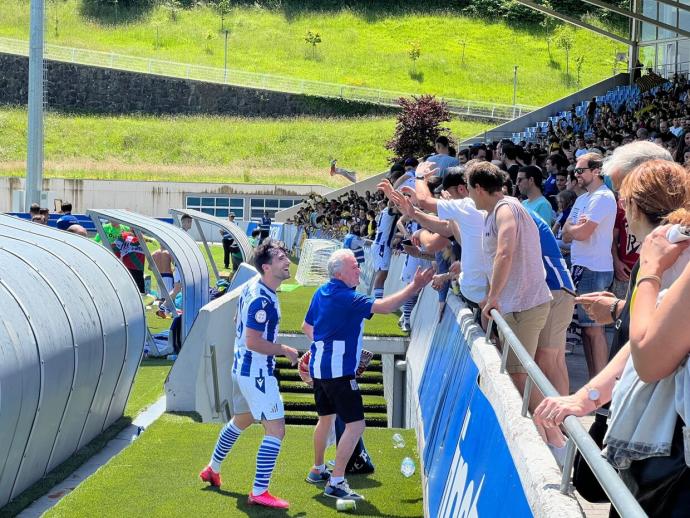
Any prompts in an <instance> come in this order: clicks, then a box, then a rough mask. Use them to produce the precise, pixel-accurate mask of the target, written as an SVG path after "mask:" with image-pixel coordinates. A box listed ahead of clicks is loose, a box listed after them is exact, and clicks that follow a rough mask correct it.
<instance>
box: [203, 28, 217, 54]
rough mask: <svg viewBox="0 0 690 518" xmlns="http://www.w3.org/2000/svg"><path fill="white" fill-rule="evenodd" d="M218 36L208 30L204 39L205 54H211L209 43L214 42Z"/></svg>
mask: <svg viewBox="0 0 690 518" xmlns="http://www.w3.org/2000/svg"><path fill="white" fill-rule="evenodd" d="M217 37H218V35H217V34H216V33H215V32H214V31H212V30H208V31H207V32H206V36H205V37H204V39H205V40H206V54H213V49H212V48H211V42H212V41H213V40H215V39H216V38H217Z"/></svg>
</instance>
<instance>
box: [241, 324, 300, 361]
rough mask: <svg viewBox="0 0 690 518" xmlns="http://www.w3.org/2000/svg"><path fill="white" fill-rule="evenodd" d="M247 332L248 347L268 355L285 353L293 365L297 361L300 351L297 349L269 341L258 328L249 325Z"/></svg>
mask: <svg viewBox="0 0 690 518" xmlns="http://www.w3.org/2000/svg"><path fill="white" fill-rule="evenodd" d="M246 332H247V349H250V350H252V351H255V352H257V353H261V354H266V355H273V356H278V355H283V356H285V357H287V358H288V359H289V360H290V362H291V363H292V364H293V365H294V364H295V363H296V362H297V357H298V353H297V350H296V349H293V348H292V347H288V346H287V345H283V344H276V343H273V342H269V341H268V340H266V339H265V338H264V337H263V333H261V332H260V331H257V330H256V329H252V328H250V327H248V328H247V329H246Z"/></svg>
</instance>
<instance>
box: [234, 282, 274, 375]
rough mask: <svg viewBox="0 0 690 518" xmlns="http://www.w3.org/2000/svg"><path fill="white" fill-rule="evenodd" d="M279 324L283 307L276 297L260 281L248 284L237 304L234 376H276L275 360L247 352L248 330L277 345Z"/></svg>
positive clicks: (250, 351) (254, 352)
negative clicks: (274, 373) (274, 369)
mask: <svg viewBox="0 0 690 518" xmlns="http://www.w3.org/2000/svg"><path fill="white" fill-rule="evenodd" d="M279 322H280V304H279V302H278V296H277V295H276V293H275V292H274V291H273V290H271V289H270V288H269V287H268V286H266V285H265V284H264V283H263V282H261V279H260V278H258V277H257V278H256V279H253V280H251V281H249V282H248V283H247V284H246V285H245V287H244V289H243V290H242V295H240V298H239V300H238V301H237V313H236V314H235V326H236V334H235V361H234V363H233V366H232V372H233V373H236V372H237V373H239V374H240V375H241V376H252V377H258V376H272V375H273V368H274V367H275V359H274V357H273V356H272V355H269V356H267V355H265V354H261V353H257V352H256V351H252V350H250V349H247V328H251V329H254V330H255V331H259V332H261V333H262V336H263V338H264V339H266V340H268V341H269V342H275V341H276V338H277V336H278V323H279Z"/></svg>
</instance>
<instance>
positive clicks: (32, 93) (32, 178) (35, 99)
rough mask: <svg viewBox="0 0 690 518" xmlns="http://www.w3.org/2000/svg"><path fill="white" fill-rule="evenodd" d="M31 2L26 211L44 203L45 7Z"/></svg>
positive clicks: (41, 2) (25, 187)
mask: <svg viewBox="0 0 690 518" xmlns="http://www.w3.org/2000/svg"><path fill="white" fill-rule="evenodd" d="M43 2H44V0H31V18H30V35H29V110H28V111H29V141H28V147H27V150H28V153H27V156H26V180H25V182H24V210H27V211H28V210H29V207H30V206H31V204H32V203H40V202H41V188H42V184H43V23H44V22H43V10H44V5H43Z"/></svg>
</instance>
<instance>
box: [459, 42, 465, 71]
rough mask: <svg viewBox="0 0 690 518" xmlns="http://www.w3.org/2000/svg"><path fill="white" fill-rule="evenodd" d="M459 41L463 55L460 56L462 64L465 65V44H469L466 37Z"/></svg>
mask: <svg viewBox="0 0 690 518" xmlns="http://www.w3.org/2000/svg"><path fill="white" fill-rule="evenodd" d="M458 43H460V46H461V47H462V57H461V58H460V65H461V66H463V67H464V66H465V46H466V45H467V40H465V39H464V38H463V39H461V40H460V41H459V42H458Z"/></svg>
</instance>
